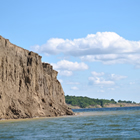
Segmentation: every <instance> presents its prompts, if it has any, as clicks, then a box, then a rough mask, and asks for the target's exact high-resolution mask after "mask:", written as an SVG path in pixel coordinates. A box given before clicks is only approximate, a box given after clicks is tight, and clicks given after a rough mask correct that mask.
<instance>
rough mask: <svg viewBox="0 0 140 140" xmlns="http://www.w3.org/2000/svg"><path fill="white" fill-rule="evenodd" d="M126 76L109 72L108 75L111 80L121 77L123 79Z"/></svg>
mask: <svg viewBox="0 0 140 140" xmlns="http://www.w3.org/2000/svg"><path fill="white" fill-rule="evenodd" d="M125 78H127V76H122V75H116V74H111V75H110V79H111V80H114V81H115V80H122V79H125Z"/></svg>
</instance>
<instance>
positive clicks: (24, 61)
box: [0, 36, 74, 119]
mask: <svg viewBox="0 0 140 140" xmlns="http://www.w3.org/2000/svg"><path fill="white" fill-rule="evenodd" d="M57 74H58V72H57V71H55V70H53V67H52V66H51V65H50V64H48V63H42V62H41V56H39V55H38V54H37V53H34V52H30V51H28V50H25V49H23V48H20V47H18V46H16V45H14V44H12V43H10V42H9V40H7V39H4V38H3V37H2V36H0V119H17V118H32V117H54V116H63V115H73V114H74V113H73V112H72V110H70V109H69V108H68V107H67V105H66V104H65V97H64V91H63V89H62V86H61V84H60V82H59V81H58V80H57Z"/></svg>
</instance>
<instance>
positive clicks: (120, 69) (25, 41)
mask: <svg viewBox="0 0 140 140" xmlns="http://www.w3.org/2000/svg"><path fill="white" fill-rule="evenodd" d="M139 5H140V1H139V0H133V1H132V0H59V1H58V0H51V1H48V0H40V1H37V0H30V1H27V0H25V1H19V0H5V1H2V2H1V8H0V13H1V20H0V35H2V36H3V37H5V38H7V39H9V40H10V41H11V42H12V43H14V44H16V45H18V46H21V47H23V48H25V49H28V50H31V51H34V52H37V53H39V54H40V55H42V56H43V58H42V61H43V62H48V63H51V64H52V65H53V67H54V69H56V70H57V71H58V72H59V74H58V79H59V80H60V81H61V83H62V86H63V89H64V92H65V94H66V95H75V96H88V97H92V98H100V99H101V98H103V99H112V98H113V99H115V100H119V99H121V100H132V101H136V102H140V86H139V85H140V26H139V25H140V18H139V17H140V8H139Z"/></svg>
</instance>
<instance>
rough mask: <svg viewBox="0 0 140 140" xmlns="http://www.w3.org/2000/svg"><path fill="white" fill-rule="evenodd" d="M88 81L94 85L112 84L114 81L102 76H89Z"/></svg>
mask: <svg viewBox="0 0 140 140" xmlns="http://www.w3.org/2000/svg"><path fill="white" fill-rule="evenodd" d="M89 81H90V82H92V83H93V84H95V85H114V84H115V83H114V81H110V80H105V79H104V78H102V77H101V78H100V77H89Z"/></svg>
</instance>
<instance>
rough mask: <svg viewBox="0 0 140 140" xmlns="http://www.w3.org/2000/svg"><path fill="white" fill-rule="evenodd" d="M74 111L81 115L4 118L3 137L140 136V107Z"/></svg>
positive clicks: (0, 139) (36, 139)
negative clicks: (19, 118)
mask: <svg viewBox="0 0 140 140" xmlns="http://www.w3.org/2000/svg"><path fill="white" fill-rule="evenodd" d="M73 111H74V112H76V113H77V114H78V115H77V116H68V117H58V118H38V119H26V120H17V121H14V120H10V121H0V140H3V139H6V140H7V139H11V140H26V139H27V140H46V139H47V140H50V139H51V140H92V139H95V140H96V139H98V140H99V139H106V140H112V139H115V140H117V139H134V140H135V139H140V107H120V108H95V109H74V110H73Z"/></svg>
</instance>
